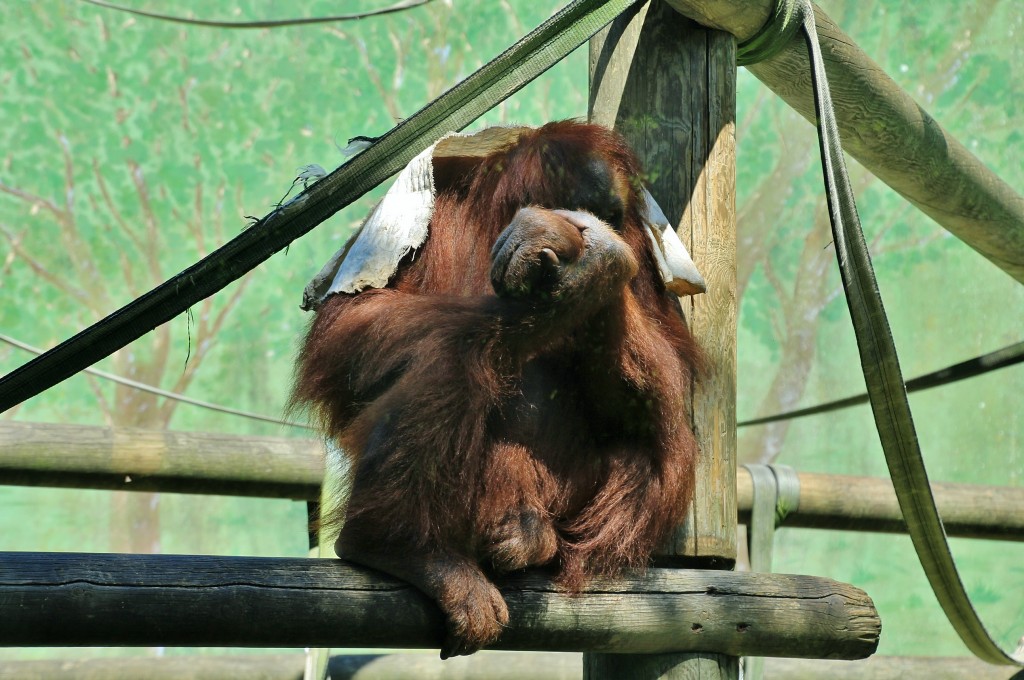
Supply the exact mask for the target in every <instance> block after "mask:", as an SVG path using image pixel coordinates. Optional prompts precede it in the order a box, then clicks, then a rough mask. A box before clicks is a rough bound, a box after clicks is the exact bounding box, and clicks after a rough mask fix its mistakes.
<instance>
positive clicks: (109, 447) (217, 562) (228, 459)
mask: <svg viewBox="0 0 1024 680" xmlns="http://www.w3.org/2000/svg"><path fill="white" fill-rule="evenodd" d="M0 451H2V452H3V455H2V456H0V484H10V485H28V486H49V487H64V488H91V489H104V490H134V491H161V492H167V493H205V494H215V495H239V496H251V497H265V498H287V499H292V500H295V501H304V502H315V501H316V500H317V499H318V497H319V488H320V481H321V479H322V477H323V451H322V446H321V444H319V443H318V442H316V441H312V440H304V439H283V438H276V437H239V436H228V435H218V434H207V433H186V432H172V431H150V430H126V429H117V430H115V429H111V428H105V427H94V426H79V425H54V424H33V423H21V422H0ZM799 480H800V502H799V505H798V506H797V508H796V509H795V510H794V511H793V512H790V513H789V514H788V515H787V516H786V518H785V519H784V520H783V523H782V526H791V527H814V528H829V529H843V530H855V531H888V532H899V531H902V530H903V525H902V522H903V520H902V516H901V515H900V511H899V507H898V505H897V503H896V498H895V494H894V493H893V491H892V487H891V484H890V483H889V482H888V480H885V479H873V478H862V477H847V476H841V475H820V474H807V473H801V474H799ZM851 489H854V490H856V491H857V493H850V491H851ZM935 491H936V497H937V499H938V501H939V507H940V510H941V511H942V512H943V516H944V518H945V519H946V522H947V528H948V529H949V532H950V534H951V535H953V536H960V537H966V538H972V537H973V538H999V539H1002V540H1010V541H1024V490H1021V489H1007V488H1003V487H979V486H972V485H966V484H937V485H936V489H935ZM737 500H738V512H739V517H740V519H741V520H748V519H749V515H750V512H751V508H752V501H753V484H752V482H751V478H750V475H749V473H748V472H747V471H746V470H745V469H741V470H740V472H739V474H738V477H737ZM11 556H12V557H15V558H20V557H21V556H20V555H18V554H12V555H11ZM72 559H73V558H72ZM189 559H191V558H174V561H173V562H170V563H167V564H159V563H156V564H155V565H153V566H156V567H158V568H160V569H163V570H166V569H168V568H170V567H173V568H174V569H187V570H192V569H195V567H196V566H197V564H193V563H192V562H189V561H187V560H189ZM199 560H200V564H202V566H203V570H202V571H203V573H205V574H206V576H205V577H204V578H205V579H206V583H205V585H201V584H200V583H199V580H198V579H196V578H192V577H189V578H188V579H187V580H184V581H182V580H179V581H178V582H173V581H172V582H167V581H165V582H164V583H163V584H162V587H163V588H164V590H163V591H162V592H161V591H160V590H159V588H160V587H161V584H159V583H152V582H151V583H149V584H146V583H144V582H141V581H140V580H139V576H140V573H141V572H142V564H141V563H137V562H123V561H122V562H120V563H119V562H117V561H116V558H115V559H114V561H110V562H106V565H105V566H106V571H108V572H111V573H115V574H117V575H116V577H114V578H113V579H111V577H109V576H108V577H107V579H108V580H107V582H105V583H104V584H99V583H96V582H95V576H94V577H93V578H91V579H88V580H89V581H91V582H93V583H94V584H95V586H94V587H96V588H97V589H104V588H110V589H113V588H114V587H115V586H116V587H120V588H121V589H122V590H121V593H120V595H119V596H123V595H124V593H125V592H131V589H132V588H135V589H138V591H140V592H141V591H143V590H144V589H146V588H149V589H150V595H151V596H153V597H156V598H157V599H158V600H160V601H161V602H164V603H166V599H165V598H170V597H173V593H172V589H175V588H181V586H183V585H186V584H188V585H191V586H192V587H194V588H198V589H202V590H203V593H204V595H202V597H208V595H207V593H212V597H213V598H214V600H213V602H214V603H216V604H215V605H213V606H212V608H213V609H218V608H220V605H221V604H223V602H224V598H228V599H230V597H228V596H227V595H225V593H226V592H227V587H226V586H225V584H226V583H231V582H234V580H235V579H236V578H237V577H238V576H239V574H242V575H243V576H244V577H245V578H246V579H247V580H248V582H249V583H250V585H249V586H248V587H249V588H257V587H258V586H259V584H258V583H254V582H252V580H251V575H252V573H253V572H261V571H264V570H267V569H268V568H269V571H271V572H277V573H288V570H287V569H285V563H284V562H281V561H277V560H263V561H260V562H251V563H250V564H251V565H252V567H253V568H251V569H248V570H245V571H244V572H243V571H239V570H238V566H239V565H237V564H236V560H231V559H225V558H199ZM42 561H43V562H45V560H42ZM85 562H86V563H87V564H84V565H81V566H80V567H78V568H73V569H69V570H68V571H66V572H65V573H64V574H59V573H58V571H59V570H57V569H54V567H53V565H52V564H51V565H48V566H46V573H47V574H48V575H49V576H48V578H49V581H48V582H47V585H41V584H40V581H39V578H38V577H39V574H40V573H41V572H40V571H37V570H36V569H35V568H33V570H32V573H33V574H35V579H34V582H35V583H36V587H39V588H40V591H39V592H43V591H49V594H46V593H45V592H44V593H43V595H44V597H49V598H52V599H51V601H54V602H57V601H60V598H62V597H65V596H66V594H67V593H68V592H70V591H71V590H72V589H73V588H74V587H75V586H74V584H73V583H72V582H73V581H76V580H77V581H81V580H82V578H83V576H84V575H85V574H87V573H92V574H94V575H95V572H97V571H102V570H103V569H98V568H97V563H96V562H95V561H92V560H91V559H90V560H86V561H85ZM306 562H307V561H305V560H293V561H291V562H290V563H289V564H288V565H287V566H288V567H289V568H290V569H294V570H298V571H300V572H302V571H307V568H306ZM28 563H29V564H33V565H40V563H41V560H40V556H39V555H33V556H28ZM24 564H25V563H22V562H20V559H19V561H14V562H11V563H10V568H9V572H10V575H8V574H7V571H6V570H0V572H2V573H4V576H3V577H0V592H3V589H4V588H6V587H7V586H12V585H15V581H14V580H13V579H11V576H14V577H15V578H18V576H19V574H20V575H21V578H22V586H23V587H24V582H23V581H24V576H25V574H26V573H27V570H26V569H24V568H22V567H23V566H24ZM331 564H334V563H333V562H332V563H331ZM64 565H65V567H73V566H74V563H73V562H65V563H64ZM128 565H132V570H131V571H130V572H129V571H127V567H128ZM262 565H267V567H263V566H262ZM85 566H88V567H89V568H90V569H91V570H92V571H91V572H90V571H88V570H86V569H83V568H82V567H85ZM225 567H226V568H228V569H234V570H235V571H233V572H229V573H227V574H225V573H220V578H221V581H220V582H219V583H218V582H216V581H214V580H212V579H211V576H210V574H211V573H213V572H219V571H220V570H221V569H222V568H225ZM119 569H120V571H118V570H119ZM346 574H347V575H346V576H344V577H339V575H338V574H336V573H332V574H330V576H332V577H333V578H334V579H335V580H334V583H336V584H340V585H342V586H343V587H341V588H339V591H340V593H341V594H338V593H335V594H334V597H336V598H338V600H337V602H338V603H339V604H346V603H348V604H347V605H346V606H349V607H351V603H350V602H349V598H350V594H348V593H345V588H352V589H354V590H361V589H365V588H366V587H367V584H370V583H373V584H374V586H375V587H378V588H386V587H387V586H386V585H385V584H381V583H379V582H377V581H375V580H374V581H371V580H370V579H368V578H367V577H366V575H365V574H362V573H360V572H359V570H351V571H349V572H346ZM133 578H134V579H136V580H135V581H134V582H133V581H132V579H133ZM327 580H330V579H327ZM265 582H269V581H265ZM314 582H317V583H321V582H320V581H314V579H313V578H309V579H308V580H306V581H305V582H303V581H302V580H297V581H296V580H293V582H292V586H293V587H294V588H295V589H296V592H297V593H298V597H299V600H300V602H299V603H296V604H297V606H299V608H300V609H299V611H301V612H303V615H302V616H297V618H299V619H302V618H305V619H306V623H305V624H303V625H305V626H307V627H308V628H309V629H314V630H316V629H320V631H322V627H323V626H325V625H327V627H328V628H331V627H337V626H338V625H339V623H340V622H341V620H342V619H340V618H332V619H331V621H330V623H329V624H324V622H323V621H321V620H319V619H317V618H312V617H310V614H309V612H310V611H311V610H310V609H308V608H307V607H305V605H306V604H309V605H312V604H314V603H316V602H319V595H311V594H310V593H309V592H307V591H306V590H305V589H304V586H308V585H310V584H312V583H314ZM273 583H274V587H275V588H280V587H281V585H282V583H281V581H279V580H276V579H273ZM236 585H237V584H236ZM321 585H322V583H321ZM390 585H391V586H393V588H392V589H391V591H389V593H388V597H389V598H390V599H391V603H390V605H391V607H393V608H392V609H388V610H387V611H389V612H391V613H393V614H394V613H396V612H397V611H403V612H404V611H405V610H406V608H408V611H410V612H415V616H413V617H412V619H410V623H409V626H410V628H411V632H409V633H408V635H409V636H410V637H409V638H406V637H405V634H404V633H403V639H408V640H413V639H416V636H421V637H422V636H424V635H429V630H430V626H431V625H433V623H434V622H431V623H427V624H422V623H417V621H420V620H422V619H427V620H429V617H430V608H429V605H425V603H424V602H423V601H422V598H420V597H418V595H417V594H416V593H415V591H411V590H410V589H409V588H404V589H403V588H402V587H400V586H397V585H396V584H394V583H391V584H390ZM79 589H80V590H79V592H80V593H84V592H85V591H84V588H83V587H82V586H79ZM218 591H219V594H218ZM111 592H113V591H112V590H111ZM363 596H364V597H365V593H364V594H363ZM548 596H552V595H548ZM128 597H131V596H128ZM286 599H290V598H286ZM310 599H312V600H313V602H310ZM116 601H117V599H116V597H115V602H116ZM232 601H233V602H234V601H235V600H232ZM520 604H521V603H520ZM563 604H564V603H563ZM108 606H109V605H108ZM321 606H323V603H321ZM373 606H374V607H380V606H381V605H380V603H379V602H378V601H376V600H375V601H374V605H373ZM118 607H119V605H118ZM184 608H185V606H184V605H182V609H184ZM224 608H225V609H228V610H230V609H232V608H234V609H237V604H236V605H235V606H234V607H231V606H225V607H224ZM342 609H344V607H342ZM36 610H37V611H38V612H43V613H44V614H43V616H44V617H45V611H46V609H45V608H44V607H42V606H39V607H36ZM96 611H103V610H102V609H98V610H96ZM349 611H350V612H358V611H359V609H358V607H355V608H352V609H349ZM605 611H606V610H605ZM94 613H95V611H94ZM396 615H397V614H396ZM403 615H404V614H403ZM188 616H189V618H188V620H186V621H183V622H178V623H177V624H176V625H177V626H179V627H180V628H181V629H183V630H189V629H191V630H190V632H187V633H185V634H187V635H191V636H192V638H191V639H192V640H193V642H192V644H200V642H197V640H202V641H204V642H203V644H209V640H210V638H209V636H208V633H207V632H206V630H205V629H199V628H196V627H195V624H194V623H190V622H193V621H195V620H204V619H208V618H209V617H210V616H211V614H210V612H208V611H203V612H202V613H201V614H200V613H197V612H195V611H194V610H193V612H192V614H190V615H188ZM213 616H214V617H215V618H214V622H215V623H216V624H217V625H212V627H214V628H221V629H224V628H226V629H228V630H231V631H232V632H231V634H233V635H237V632H236V631H235V629H234V628H233V627H232V626H230V625H228V624H227V622H225V621H224V620H223V619H217V618H216V616H217V615H216V614H213ZM421 617H422V619H421ZM46 618H48V617H46ZM145 618H146V617H142V619H143V620H142V621H141V622H140V621H138V620H133V621H131V622H127V625H126V624H122V625H126V627H127V628H128V629H129V630H128V631H122V632H121V633H120V634H119V638H118V639H120V640H122V644H123V643H124V640H125V639H126V637H125V636H126V635H129V634H131V635H136V636H137V635H139V634H140V629H139V626H140V625H142V624H144V623H145ZM154 618H160V620H161V622H163V621H164V620H163V618H162V617H154ZM286 619H287V620H291V617H286ZM6 620H7V621H8V622H9V626H10V627H11V628H12V629H14V630H3V631H2V633H0V638H4V639H13V638H10V636H13V635H21V636H24V635H29V636H32V635H35V634H36V633H34V632H32V631H33V626H32V625H26V624H29V623H30V622H28V621H25V620H24V619H19V618H18V617H13V618H9V619H6ZM72 620H73V619H72ZM36 623H38V625H40V626H43V625H49V624H47V623H46V622H45V621H37V622H36ZM161 625H166V623H162V624H161ZM204 625H207V626H211V623H209V622H208V623H206V624H204ZM417 626H419V627H417ZM357 627H358V625H357ZM384 628H385V629H384V630H383V631H381V630H379V629H378V630H376V631H375V632H374V631H372V630H371V631H365V630H364V631H363V632H360V633H357V634H356V635H355V636H352V637H351V638H350V639H351V642H348V643H346V644H350V645H355V644H357V643H360V642H361V643H366V642H368V639H367V637H365V636H372V635H380V636H384V637H386V638H387V639H394V637H395V631H388V630H387V629H386V627H384ZM36 630H38V629H36ZM306 632H309V631H306ZM63 634H64V635H67V636H68V638H67V639H69V640H71V641H74V642H75V644H83V642H82V638H81V635H80V633H76V632H74V631H70V632H69V631H65V632H64V633H63ZM98 634H100V635H103V636H107V639H110V636H112V631H111V630H110V629H109V628H103V629H102V630H101V631H99V633H98ZM221 634H224V633H221ZM303 634H305V633H303ZM720 634H721V631H720ZM52 635H54V630H53V629H50V630H48V632H47V636H48V637H50V636H52ZM729 635H731V632H729ZM359 636H364V637H359ZM50 639H54V638H52V637H50ZM163 639H165V640H166V638H163ZM371 639H372V638H371ZM249 644H252V640H251V639H250V641H249ZM798 644H801V645H802V644H803V642H800V643H798ZM534 646H535V645H534ZM303 663H304V662H303V657H302V656H300V655H282V656H275V657H273V658H271V659H268V658H266V657H264V656H262V655H261V656H259V657H247V656H231V657H213V658H211V657H185V658H184V660H182V659H181V658H180V657H165V658H160V659H96V660H90V661H77V662H73V661H68V660H64V661H53V662H50V661H45V662H44V661H38V662H36V661H33V662H10V663H7V664H0V678H26V677H39V676H42V677H48V676H49V674H51V673H52V674H56V673H57V672H58V669H63V670H61V671H60V672H62V673H66V674H68V676H69V677H98V676H102V677H109V678H117V677H124V678H129V677H150V678H164V677H166V678H173V677H180V674H181V672H182V670H183V668H182V667H181V666H182V664H187V668H188V672H189V673H191V674H192V677H195V678H207V677H208V678H214V677H216V678H232V677H239V678H242V677H253V673H261V674H263V677H267V678H294V677H298V676H299V674H301V669H302V665H303ZM330 664H331V669H332V677H334V678H335V679H336V680H337V679H338V678H363V679H367V680H372V679H374V678H376V679H383V678H389V679H391V680H395V679H396V678H397V679H399V680H401V678H422V679H424V680H429V679H430V678H447V677H488V678H499V679H500V678H503V677H522V675H523V674H527V675H529V676H531V677H536V678H537V680H549V679H550V680H556V679H557V680H563V679H568V678H572V677H579V674H580V671H581V669H582V659H581V658H580V656H579V655H578V654H545V655H543V656H537V655H535V654H530V653H518V654H512V653H502V654H499V655H494V656H492V655H478V656H476V657H470V658H467V659H450V660H448V661H445V662H440V661H438V660H437V659H436V658H434V657H433V655H431V656H429V657H428V656H426V655H409V654H401V655H397V656H395V657H388V656H384V657H377V656H365V655H358V656H353V657H344V656H341V657H333V658H332V659H331V661H330ZM765 668H766V671H767V674H768V675H767V676H768V677H786V678H795V679H797V680H800V679H801V678H819V677H836V678H840V679H842V678H847V677H849V678H861V677H902V678H938V679H940V680H941V679H942V678H947V677H948V678H960V677H974V678H979V679H983V680H984V679H988V678H991V679H996V678H999V679H1005V678H1008V677H1010V676H1011V675H1012V674H1013V671H1011V670H1007V669H1005V668H999V667H995V666H988V665H987V664H983V663H980V662H977V661H973V660H970V659H939V658H935V659H929V658H913V659H910V658H908V659H901V658H892V657H874V658H872V659H870V660H867V661H861V662H838V661H814V660H810V659H801V660H795V659H793V660H787V659H777V658H773V659H766V666H765ZM460 673H461V674H463V675H462V676H460V675H459V674H460ZM91 674H96V675H95V676H94V675H91ZM503 674H504V675H503ZM516 674H518V675H516Z"/></svg>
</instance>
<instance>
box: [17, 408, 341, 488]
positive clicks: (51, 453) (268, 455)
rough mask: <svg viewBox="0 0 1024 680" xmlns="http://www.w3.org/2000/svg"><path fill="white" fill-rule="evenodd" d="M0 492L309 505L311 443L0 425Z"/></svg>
mask: <svg viewBox="0 0 1024 680" xmlns="http://www.w3.org/2000/svg"><path fill="white" fill-rule="evenodd" d="M0 451H2V452H3V455H2V456H0V484H18V485H25V486H55V487H75V488H91V489H111V490H121V491H164V492H173V493H208V494H221V495H225V496H262V497H267V498H295V499H309V498H316V497H317V494H318V489H319V487H320V481H321V479H322V478H323V468H324V462H323V446H322V445H321V444H320V443H319V442H316V441H314V440H310V439H286V438H283V437H252V436H247V437H240V436H235V435H222V434H209V433H200V432H176V431H171V430H144V429H135V428H109V427H95V426H89V425H60V424H50V423H47V424H41V423H20V422H12V421H0Z"/></svg>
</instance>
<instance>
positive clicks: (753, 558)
mask: <svg viewBox="0 0 1024 680" xmlns="http://www.w3.org/2000/svg"><path fill="white" fill-rule="evenodd" d="M743 467H745V468H746V469H747V472H749V473H750V480H751V482H752V483H753V491H754V501H753V504H752V506H751V508H750V522H749V523H748V524H747V552H748V555H749V557H750V570H751V571H756V572H761V573H768V572H770V571H771V570H772V553H773V551H774V545H775V528H776V527H777V526H779V525H780V524H781V523H782V520H784V519H785V518H786V515H788V514H789V513H790V512H793V511H794V510H796V509H797V508H798V507H799V505H800V479H799V477H797V474H796V471H795V470H794V469H793V468H791V467H789V466H788V465H759V464H754V463H748V464H745V465H744V466H743ZM763 675H764V659H763V658H761V657H756V656H748V657H745V658H744V659H743V677H744V679H745V680H761V677H762V676H763Z"/></svg>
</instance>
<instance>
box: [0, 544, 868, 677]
mask: <svg viewBox="0 0 1024 680" xmlns="http://www.w3.org/2000/svg"><path fill="white" fill-rule="evenodd" d="M499 586H500V588H501V590H502V593H503V595H504V596H505V598H506V600H507V601H508V605H509V610H510V612H511V623H510V624H509V626H508V628H507V629H506V630H505V632H504V633H503V635H502V637H501V638H500V639H499V641H498V643H497V644H496V645H495V647H496V648H499V649H532V650H538V651H595V652H615V653H634V654H636V653H641V654H660V653H669V652H697V651H700V652H704V653H716V654H726V655H729V656H739V655H757V656H780V655H782V656H798V657H820V658H862V657H865V656H867V655H869V654H871V653H872V652H873V651H874V649H875V647H876V645H877V644H878V635H879V630H880V626H881V624H880V621H879V619H878V614H877V612H876V611H875V608H874V605H873V603H872V602H871V600H870V598H869V597H868V596H867V595H866V594H865V593H864V592H863V591H861V590H859V589H857V588H854V587H853V586H849V585H846V584H842V583H837V582H835V581H832V580H830V579H824V578H817V577H812V576H788V575H780V574H749V573H744V574H741V573H733V572H726V571H710V570H684V569H651V570H649V571H648V572H647V573H646V574H644V575H632V576H627V577H625V578H622V579H615V580H597V581H595V582H594V583H592V584H591V585H590V586H589V587H588V589H587V591H586V592H585V593H584V594H583V595H580V596H571V595H567V594H565V593H563V592H560V591H559V590H558V589H557V588H555V587H554V586H553V585H552V583H551V581H550V580H549V579H547V578H546V577H545V576H544V575H542V574H536V573H524V574H518V575H515V576H512V577H508V578H505V579H501V580H499ZM442 632H443V629H442V622H441V614H440V612H439V610H438V609H437V608H436V606H434V604H433V603H431V602H430V601H429V600H427V598H426V597H425V596H423V595H422V594H421V593H420V592H419V591H417V590H416V589H414V588H412V587H411V586H409V585H407V584H405V583H403V582H401V581H398V580H396V579H393V578H390V577H387V576H384V575H381V574H378V573H376V572H373V571H370V570H367V569H361V568H357V567H354V566H351V565H348V564H346V563H344V562H342V561H340V560H320V559H303V558H294V559H292V558H255V557H247V558H227V557H211V556H196V555H188V556H175V555H120V554H82V553H0V644H2V645H6V646H83V645H84V646H96V645H117V646H203V647H210V646H215V647H217V646H241V647H318V646H319V647H335V648H336V647H405V648H437V647H438V646H439V645H440V641H441V636H442Z"/></svg>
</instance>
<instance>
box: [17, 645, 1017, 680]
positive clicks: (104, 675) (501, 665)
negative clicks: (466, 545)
mask: <svg viewBox="0 0 1024 680" xmlns="http://www.w3.org/2000/svg"><path fill="white" fill-rule="evenodd" d="M304 665H305V656H304V655H302V654H231V655H225V656H215V655H202V656H199V655H171V656H163V657H145V658H116V659H68V658H65V659H52V660H49V659H48V660H40V661H0V680H58V679H59V680H137V679H138V678H146V680H253V679H254V678H258V679H259V680H299V678H301V677H302V669H303V667H304ZM328 669H329V672H330V677H331V680H466V678H485V679H486V680H522V678H530V680H579V678H580V677H582V675H583V663H582V655H580V654H576V653H569V652H566V653H548V654H544V653H538V652H493V651H486V652H480V653H479V654H474V655H473V656H464V657H457V658H454V659H448V660H446V661H441V660H440V659H439V658H438V657H437V655H436V654H431V653H428V652H412V653H403V654H350V655H342V656H332V657H331V660H330V663H329V665H328ZM1017 674H1018V670H1017V669H1015V668H1008V667H1006V666H992V665H990V664H987V663H984V662H982V661H978V660H977V659H972V658H968V657H922V656H915V657H899V656H873V657H871V658H870V659H863V660H860V661H821V660H818V659H768V660H767V661H766V662H765V677H766V678H767V679H768V680H773V679H775V678H785V679H786V680H820V679H821V678H828V679H829V680H963V679H964V678H971V680H1019V677H1020V676H1018V675H1017Z"/></svg>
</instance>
